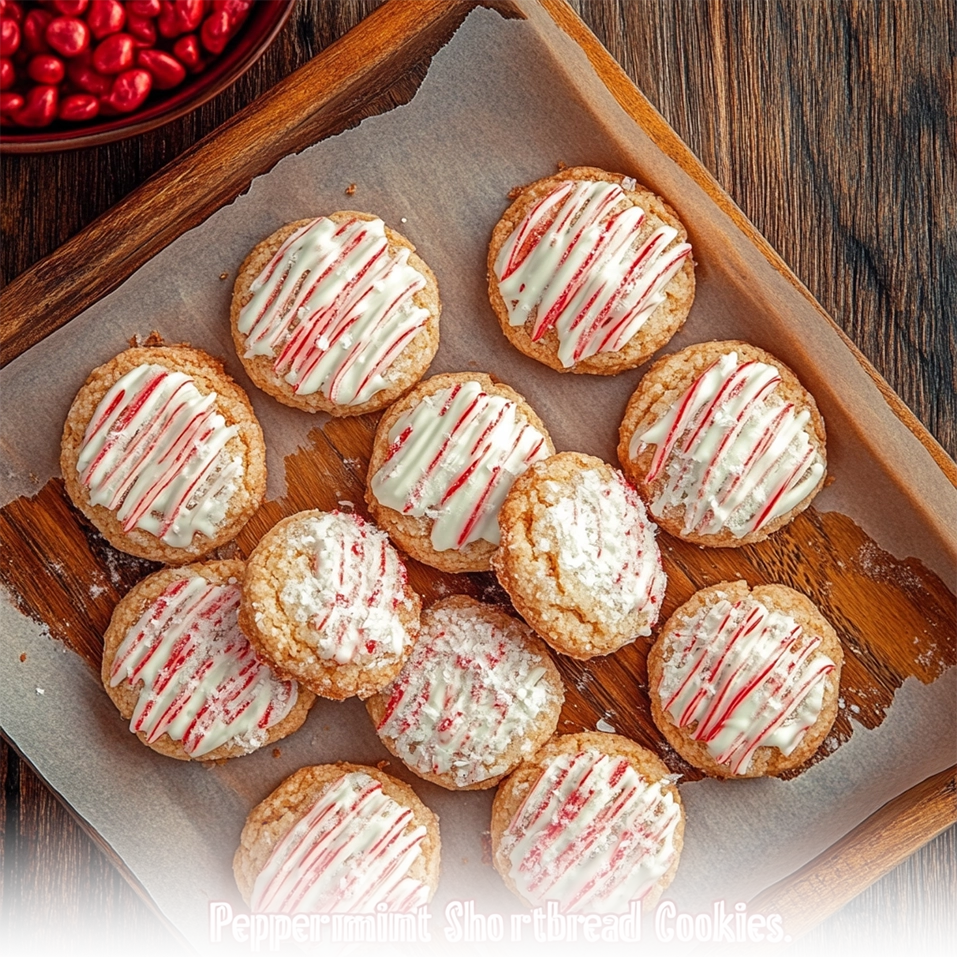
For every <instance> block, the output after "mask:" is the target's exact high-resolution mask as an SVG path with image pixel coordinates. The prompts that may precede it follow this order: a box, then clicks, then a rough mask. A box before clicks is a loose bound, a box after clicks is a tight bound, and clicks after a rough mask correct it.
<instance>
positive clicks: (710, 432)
mask: <svg viewBox="0 0 957 957" xmlns="http://www.w3.org/2000/svg"><path fill="white" fill-rule="evenodd" d="M618 458H619V460H620V461H621V466H622V469H623V470H624V472H625V475H627V476H628V478H629V479H630V480H631V482H633V483H634V485H635V487H636V488H637V489H638V493H639V495H641V497H642V498H643V499H644V500H645V502H646V504H647V505H648V510H649V511H650V512H651V514H652V515H653V516H654V518H655V520H656V521H657V522H658V525H659V526H660V527H661V528H663V529H664V530H665V531H667V532H669V533H670V534H672V535H677V536H678V537H680V538H683V539H685V541H689V542H694V543H696V544H698V545H710V546H714V547H722V546H736V545H747V544H749V543H751V542H760V541H763V540H764V539H765V538H767V537H768V536H769V535H770V534H772V533H773V532H775V531H777V530H778V529H779V528H781V527H782V526H784V525H786V524H787V523H788V522H790V521H791V519H792V518H794V516H795V515H797V514H798V513H799V512H802V511H803V510H804V509H805V508H807V507H808V505H809V504H810V503H811V500H812V499H813V498H814V496H815V495H816V494H817V493H818V491H819V490H820V489H821V488H822V487H823V485H824V479H825V475H826V473H827V459H826V452H825V431H824V420H823V419H822V418H821V413H820V412H819V411H818V408H817V404H816V403H815V401H814V398H813V396H811V395H810V393H808V392H807V390H805V388H804V387H803V386H802V385H801V383H800V382H799V381H798V379H797V377H796V376H795V375H794V373H793V372H791V370H790V369H788V367H787V366H785V365H784V363H782V362H781V361H780V360H779V359H776V358H775V357H774V356H772V355H770V354H769V353H767V352H765V351H764V350H763V349H758V348H757V347H756V346H752V345H749V344H748V343H746V342H737V341H727V342H702V343H699V344H697V345H693V346H688V348H686V349H682V350H681V352H676V353H675V354H674V355H670V356H665V357H664V358H663V359H659V360H658V361H657V362H656V363H655V364H654V365H653V366H652V367H651V368H650V369H649V370H648V372H647V373H646V374H645V376H644V378H642V380H641V382H639V383H638V388H637V390H636V391H635V393H634V395H633V396H632V397H631V399H630V400H629V402H628V407H627V409H626V410H625V417H624V420H623V421H622V423H621V430H620V442H619V445H618Z"/></svg>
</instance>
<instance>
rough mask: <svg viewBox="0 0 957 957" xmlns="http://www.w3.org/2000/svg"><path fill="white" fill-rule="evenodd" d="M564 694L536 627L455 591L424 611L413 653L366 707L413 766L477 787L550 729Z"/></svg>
mask: <svg viewBox="0 0 957 957" xmlns="http://www.w3.org/2000/svg"><path fill="white" fill-rule="evenodd" d="M564 697H565V691H564V688H563V686H562V679H561V676H560V675H559V673H558V669H557V668H556V667H555V665H554V664H553V663H552V660H551V658H550V657H549V654H548V650H547V649H546V648H545V646H544V645H543V644H542V642H541V641H540V640H539V639H538V638H537V637H536V636H535V634H534V633H533V632H532V630H531V629H530V628H528V627H527V626H526V625H524V624H522V622H520V621H518V620H517V619H515V618H512V617H511V615H507V614H506V613H505V612H504V611H502V610H501V609H500V608H496V607H494V606H493V605H485V604H482V602H478V601H475V600H474V599H473V598H467V597H466V596H465V595H456V596H454V597H453V598H446V599H445V600H444V601H440V602H437V603H436V604H434V605H433V606H432V607H431V608H429V609H428V610H427V611H426V612H425V613H424V614H423V615H422V630H421V632H420V633H419V638H418V641H417V642H416V645H415V649H414V650H413V652H412V657H411V658H409V660H408V661H407V662H406V665H405V667H404V668H403V669H402V673H401V674H400V675H399V677H398V678H396V680H395V681H394V682H392V684H391V685H390V686H389V687H388V688H385V689H384V690H383V691H382V692H381V693H380V694H378V695H374V696H373V697H371V698H370V699H369V700H368V701H367V702H366V708H367V709H368V711H369V715H370V717H371V718H372V721H373V723H374V724H375V726H376V730H377V731H378V733H379V737H380V738H381V739H382V743H383V744H384V745H385V746H386V747H387V748H388V749H389V750H390V751H391V752H392V753H393V754H394V755H395V756H396V757H397V758H399V759H400V760H401V761H402V762H403V763H404V764H405V765H406V766H407V767H408V768H409V769H410V770H411V771H414V772H415V773H416V774H418V775H419V776H420V777H422V778H425V780H426V781H432V782H433V783H434V784H440V785H441V786H442V787H445V788H449V789H450V790H468V791H471V790H477V789H481V788H490V787H494V786H495V785H496V784H497V783H498V782H499V781H500V780H501V779H502V778H503V777H504V776H505V775H506V774H508V773H509V771H511V770H513V769H514V768H515V767H517V766H518V765H519V764H520V763H521V762H522V760H523V759H524V758H527V757H529V756H530V755H532V754H534V753H535V752H536V751H537V750H538V749H539V748H540V747H541V746H542V745H543V744H544V743H545V742H546V741H547V740H548V739H549V738H550V737H551V736H552V734H554V732H555V728H556V727H557V725H558V715H559V712H560V711H561V707H562V701H563V700H564Z"/></svg>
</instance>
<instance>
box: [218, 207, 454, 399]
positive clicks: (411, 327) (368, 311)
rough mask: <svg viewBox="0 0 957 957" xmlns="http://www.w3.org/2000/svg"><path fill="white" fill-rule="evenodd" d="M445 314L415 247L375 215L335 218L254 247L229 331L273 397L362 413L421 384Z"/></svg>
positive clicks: (294, 226) (294, 227)
mask: <svg viewBox="0 0 957 957" xmlns="http://www.w3.org/2000/svg"><path fill="white" fill-rule="evenodd" d="M441 311H442V304H441V302H440V300H439V289H438V285H437V284H436V281H435V276H434V275H433V274H432V270H431V269H429V267H428V266H427V265H426V264H425V263H424V262H423V261H422V260H421V259H420V258H419V257H418V256H417V255H416V254H415V246H413V245H412V243H410V242H409V241H408V240H407V239H406V238H405V237H404V236H401V235H399V233H397V232H395V231H394V230H392V229H390V228H389V227H388V226H386V225H385V223H383V222H382V220H381V219H379V218H377V217H375V216H370V215H369V214H367V213H355V212H337V213H330V214H329V215H328V216H319V217H318V218H316V219H303V220H299V221H298V222H295V223H290V224H289V225H288V226H283V227H282V228H281V229H279V230H277V231H276V232H274V233H273V234H272V235H271V236H269V237H267V238H266V239H264V240H263V241H262V242H261V243H259V245H258V246H256V247H255V248H254V249H253V251H252V252H251V253H250V254H249V255H248V256H247V257H246V260H245V262H244V263H243V265H242V267H241V268H240V270H239V274H238V276H237V277H236V283H235V286H234V288H233V301H232V307H231V310H230V323H231V326H232V332H233V341H234V342H235V344H236V351H237V353H238V354H239V357H240V359H241V360H242V362H243V365H244V366H245V367H246V371H247V372H248V373H249V377H250V379H252V380H253V382H255V383H256V385H257V386H258V387H259V388H260V389H262V390H263V391H264V392H267V393H268V394H269V395H271V396H273V397H274V398H275V399H278V400H279V401H280V402H282V403H283V404H285V405H290V406H293V407H294V408H297V409H302V410H304V411H306V412H328V413H330V414H331V415H337V416H340V415H362V414H363V413H366V412H373V411H375V410H376V409H382V408H384V407H385V406H387V405H390V404H391V403H392V402H394V401H395V400H396V399H398V398H399V396H401V395H403V394H404V393H406V392H408V391H409V389H411V388H412V386H413V385H415V383H416V382H418V381H419V379H420V378H422V376H423V375H424V374H425V370H426V369H427V368H428V367H429V363H430V362H431V361H432V357H433V356H434V355H435V350H436V349H438V347H439V314H440V313H441Z"/></svg>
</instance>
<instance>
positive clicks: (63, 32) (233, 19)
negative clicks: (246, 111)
mask: <svg viewBox="0 0 957 957" xmlns="http://www.w3.org/2000/svg"><path fill="white" fill-rule="evenodd" d="M294 3H295V0H272V2H269V3H262V2H260V3H255V2H253V0H128V2H124V0H52V2H51V0H44V2H30V0H0V90H2V92H0V146H2V148H3V149H4V150H5V151H9V152H22V153H26V152H45V151H52V150H62V149H71V148H73V147H78V146H94V145H99V144H101V143H108V142H112V141H113V140H118V139H122V138H124V137H126V136H132V135H134V134H136V133H142V132H144V131H145V130H148V129H153V128H154V127H156V126H160V125H161V124H163V123H167V122H169V121H170V120H173V119H175V118H176V117H178V116H182V115H183V114H184V113H188V112H189V111H190V110H193V109H195V108H196V107H198V106H200V105H201V104H202V103H205V102H206V101H207V100H209V99H211V98H212V97H214V96H215V95H216V94H217V93H219V92H221V91H222V90H223V89H225V88H226V87H227V86H229V85H230V84H231V83H233V82H234V81H235V80H237V79H238V78H239V77H240V76H241V75H242V74H243V73H244V72H245V71H246V70H247V69H249V67H250V66H252V64H253V63H254V62H255V61H256V60H257V59H258V58H259V56H260V55H261V54H262V53H263V52H264V51H265V49H266V47H267V46H269V44H270V43H271V42H272V40H273V38H274V37H275V36H276V34H277V33H278V32H279V30H280V29H281V28H282V26H283V24H284V23H285V22H286V20H287V18H288V17H289V14H290V13H291V12H292V7H293V5H294Z"/></svg>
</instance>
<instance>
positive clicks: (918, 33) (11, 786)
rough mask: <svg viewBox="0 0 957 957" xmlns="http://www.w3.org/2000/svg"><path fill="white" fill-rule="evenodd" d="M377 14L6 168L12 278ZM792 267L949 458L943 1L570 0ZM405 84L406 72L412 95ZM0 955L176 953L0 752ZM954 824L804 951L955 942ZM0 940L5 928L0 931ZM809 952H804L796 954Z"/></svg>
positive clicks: (354, 0) (950, 194)
mask: <svg viewBox="0 0 957 957" xmlns="http://www.w3.org/2000/svg"><path fill="white" fill-rule="evenodd" d="M379 2H380V0H342V2H332V0H311V2H307V0H301V2H300V4H299V7H298V9H297V11H296V12H295V13H294V15H293V17H292V19H291V20H290V22H289V23H288V24H287V26H286V28H285V30H284V31H283V33H282V35H281V36H280V37H279V39H278V40H277V42H276V43H275V44H274V45H273V47H272V48H271V49H270V50H269V51H268V53H267V54H266V55H265V57H264V58H263V59H262V60H261V61H260V62H259V63H258V64H257V65H256V66H255V67H254V68H253V69H252V70H251V71H250V72H249V73H248V74H247V75H246V76H245V77H243V78H242V80H240V81H239V82H238V83H237V84H236V85H234V86H233V87H232V88H231V89H229V90H227V91H226V92H225V93H223V94H222V95H221V96H219V97H218V98H217V99H216V100H214V101H212V102H211V103H208V104H206V105H205V106H204V107H202V108H201V109H200V110H198V111H197V112H195V113H193V114H192V115H190V116H187V117H185V118H183V119H181V120H179V121H177V122H175V123H173V124H170V125H169V126H166V127H164V128H162V129H160V130H157V131H155V132H153V133H150V134H146V135H143V136H140V137H137V138H135V139H132V140H128V141H126V142H123V143H117V144H114V145H111V146H105V147H101V148H98V149H91V150H84V151H78V152H74V153H64V154H54V155H44V156H7V155H4V157H3V162H2V178H3V206H2V232H3V246H2V275H3V279H4V282H6V281H8V280H10V279H11V278H13V277H14V276H16V275H17V274H18V273H20V272H22V271H23V270H24V269H26V268H27V267H28V266H30V265H32V264H33V263H34V262H36V261H37V260H38V259H40V258H42V257H43V256H45V255H46V254H48V253H49V252H51V251H52V250H54V249H55V248H56V247H57V246H59V245H60V244H61V243H63V242H64V241H65V240H66V239H68V238H69V237H70V236H72V235H73V234H75V233H76V232H77V231H78V230H80V229H81V228H82V227H83V226H85V225H86V224H87V223H89V222H90V221H91V220H93V219H94V218H95V217H96V216H98V215H99V214H100V213H102V212H104V211H105V210H107V209H108V208H109V207H110V206H112V205H113V204H114V203H116V202H117V201H118V200H119V199H121V198H122V197H123V196H125V195H126V194H127V193H129V192H130V191H131V190H132V189H133V188H134V187H136V186H137V185H138V184H140V183H141V182H143V180H145V179H146V178H147V177H149V176H150V175H151V174H152V173H154V172H156V171H157V170H158V169H160V168H161V167H162V166H163V165H164V164H165V163H167V162H168V161H169V160H171V159H172V158H173V157H175V156H177V155H179V154H180V153H182V152H183V151H184V150H186V149H187V148H188V147H190V146H191V145H192V144H193V143H195V142H196V141H197V140H199V139H201V138H202V137H203V136H204V135H206V134H207V133H209V132H210V131H211V130H213V129H214V128H215V127H216V126H217V125H218V124H220V123H222V122H223V121H224V120H225V119H226V118H227V117H229V116H231V115H232V114H233V113H235V112H236V111H237V110H239V109H240V108H242V107H243V106H245V105H246V104H248V103H250V102H251V101H252V100H253V99H255V97H256V96H258V95H259V94H260V93H262V92H263V91H265V90H266V89H268V88H269V87H270V86H271V85H272V84H274V83H275V82H276V81H277V80H278V79H279V78H281V77H283V76H285V75H286V74H288V73H290V72H291V71H292V70H294V69H296V67H298V66H300V65H301V64H302V63H304V62H305V61H306V60H307V59H308V58H309V57H311V56H313V55H314V54H316V53H317V52H319V51H320V50H322V49H323V48H325V47H326V46H328V45H329V44H330V43H331V42H332V41H334V40H335V39H336V38H337V37H339V36H341V35H342V34H343V33H344V32H346V31H347V30H348V29H349V28H350V27H352V26H354V25H355V24H356V23H357V22H358V21H359V19H361V18H362V17H363V16H365V15H366V14H368V13H369V12H371V11H372V10H373V9H374V8H375V7H377V6H379ZM409 2H414V0H409ZM572 6H573V7H575V9H576V10H577V11H578V12H579V13H580V15H581V16H582V17H583V19H584V20H585V21H586V22H587V23H588V25H589V26H590V27H591V29H592V30H593V31H594V32H595V33H596V35H597V36H598V38H599V39H600V40H601V41H602V42H603V43H604V44H605V46H606V47H607V48H608V49H609V50H610V51H611V53H612V54H613V55H614V56H615V57H616V58H617V59H618V61H619V62H620V63H621V64H622V66H623V67H624V68H625V70H626V72H627V73H628V74H629V75H630V76H631V78H632V79H633V80H634V81H635V83H636V84H637V85H638V87H639V88H640V89H641V90H642V91H643V92H644V93H645V95H646V96H647V97H648V98H649V99H650V100H651V102H652V103H653V104H655V106H656V107H657V108H658V109H659V110H660V112H661V113H662V114H663V115H664V117H665V118H666V119H667V120H668V121H669V122H670V123H671V125H672V126H673V127H674V128H675V129H676V130H677V132H678V134H679V135H680V136H681V137H682V138H683V139H684V140H685V141H686V142H687V143H688V144H689V145H690V146H691V148H692V150H694V152H695V153H697V155H698V156H699V157H700V158H701V160H702V161H703V162H704V164H705V165H706V166H707V167H708V168H709V169H710V170H711V171H712V173H713V174H714V175H715V177H716V178H717V179H718V181H719V182H720V183H721V184H722V185H723V186H724V188H725V189H726V190H727V191H728V192H729V193H730V195H731V196H732V198H733V199H734V200H735V201H736V202H737V203H738V205H739V206H740V207H741V208H742V209H743V210H744V212H745V213H746V215H747V216H749V217H750V219H751V220H752V221H753V222H754V223H755V224H756V225H757V227H758V229H759V230H760V231H761V232H763V233H764V235H765V236H766V237H767V238H768V239H769V240H770V242H771V244H772V245H773V246H774V247H776V248H777V250H778V251H779V252H780V253H781V254H782V256H783V257H784V259H785V260H786V261H787V262H788V263H789V265H790V266H791V267H792V269H793V270H794V271H795V273H796V274H797V275H798V277H800V278H801V279H802V280H803V281H804V282H805V283H806V285H807V286H808V288H809V289H810V290H811V292H812V294H813V295H814V296H815V297H816V298H817V299H818V300H819V301H820V302H821V303H822V304H823V306H824V308H825V309H826V310H827V311H828V312H829V313H830V314H831V315H832V316H833V317H834V318H835V320H836V321H837V322H838V324H839V325H841V326H842V328H843V329H844V330H845V331H846V332H847V334H848V335H849V336H850V337H851V338H852V339H853V340H854V342H856V343H857V345H858V346H859V347H860V348H861V350H862V351H863V352H864V353H865V355H866V356H867V357H868V358H869V359H870V361H871V362H872V363H873V364H874V365H875V366H876V368H877V369H878V371H880V372H881V373H882V374H883V375H884V377H885V378H886V379H887V380H888V382H890V384H891V386H892V387H893V388H894V389H895V390H896V391H897V392H898V393H899V394H900V395H901V396H902V398H903V399H904V401H905V402H906V403H907V404H908V405H909V406H910V408H911V409H913V411H914V412H915V413H916V414H917V416H918V418H919V419H920V420H921V421H922V422H923V423H924V424H925V425H926V426H927V427H928V429H929V430H930V431H931V433H933V435H935V436H936V438H937V439H938V441H939V442H940V443H941V444H942V445H943V447H944V448H945V449H946V450H947V451H948V452H949V453H950V455H952V456H954V455H955V454H957V426H955V421H957V417H955V414H954V412H955V404H957V398H955V397H957V383H955V371H954V363H955V356H957V342H955V340H957V322H955V320H954V318H953V316H954V312H953V308H954V307H953V303H954V302H957V243H955V235H957V231H955V208H957V184H955V170H957V156H955V148H954V138H953V131H952V127H951V129H950V135H949V136H948V123H952V122H953V116H954V113H955V112H957V103H955V101H954V73H953V64H954V62H955V58H957V21H955V16H954V8H953V5H952V3H951V2H950V0H897V2H883V3H878V2H863V0H831V2H826V0H821V2H816V0H782V2H770V0H721V2H719V0H710V2H708V0H684V2H679V0H573V2H572ZM418 79H419V78H417V77H410V78H409V84H410V92H411V89H413V88H414V86H415V84H416V83H417V81H418ZM0 783H2V789H0V827H2V828H3V832H2V835H3V836H2V842H0V854H2V860H3V868H2V873H0V880H2V883H0V895H2V896H0V916H2V920H3V925H0V939H2V938H3V937H4V934H5V933H6V932H10V931H11V930H15V931H16V932H17V935H18V937H19V938H20V939H21V940H22V939H28V940H31V941H33V942H35V943H38V944H40V945H41V946H44V945H53V944H55V943H57V942H61V943H62V942H63V941H69V942H70V943H71V944H73V945H74V946H75V947H76V948H77V949H79V950H80V951H81V952H82V951H83V949H84V947H85V946H89V947H90V948H92V947H94V946H95V947H97V948H101V947H102V948H103V949H112V950H118V949H120V948H126V947H131V946H135V945H137V943H138V942H139V943H140V944H141V943H142V941H143V940H144V939H148V940H152V941H154V942H155V944H156V946H157V948H158V950H160V951H165V950H172V949H174V948H175V947H176V944H175V942H174V941H173V939H172V937H170V936H169V934H168V932H167V931H166V929H165V928H164V927H163V925H162V924H161V922H160V921H159V919H158V918H157V917H156V916H154V914H153V913H152V911H151V910H150V909H149V908H148V907H147V906H146V905H145V904H144V903H143V902H142V901H140V900H139V898H138V897H137V896H136V894H135V892H134V891H133V890H132V889H131V888H130V887H129V886H128V885H127V883H126V882H125V881H124V879H123V878H122V876H121V875H120V874H119V872H118V871H117V870H116V869H115V868H114V866H113V865H112V864H111V863H110V861H109V860H108V858H107V857H105V856H104V855H103V854H102V853H101V851H100V850H99V849H98V848H97V846H96V845H95V844H94V843H93V842H92V841H91V840H90V838H88V837H87V835H86V834H85V833H84V832H83V831H82V830H81V829H80V827H79V826H78V825H77V824H76V823H74V821H73V819H72V818H71V817H70V815H69V813H68V812H67V811H65V810H64V809H63V807H62V806H61V805H60V804H59V803H58V801H57V799H56V798H55V797H54V796H53V795H52V794H51V792H50V791H49V790H48V789H47V788H46V787H45V786H44V785H43V783H42V782H41V781H39V780H38V778H37V777H36V776H35V775H34V773H33V772H32V771H31V769H30V767H29V766H28V765H27V764H26V763H24V762H23V761H21V760H19V759H18V757H17V756H16V755H15V754H14V753H13V751H12V750H11V749H10V747H9V746H8V745H7V744H6V743H5V742H3V741H0ZM955 890H957V848H955V828H951V829H950V830H948V831H946V832H944V833H943V834H942V835H940V836H939V837H938V838H936V839H935V840H934V841H932V842H931V843H930V844H928V845H926V846H925V847H924V848H923V849H922V850H921V851H920V852H918V853H917V854H915V855H914V856H913V857H911V858H910V859H909V860H908V861H906V862H905V863H904V864H903V865H901V866H900V867H898V868H897V869H896V870H894V871H892V872H891V873H890V874H888V875H887V876H886V877H884V878H883V879H882V880H880V881H879V882H877V883H876V884H874V885H873V886H872V887H871V888H869V889H868V890H867V891H865V892H864V893H862V894H861V895H860V896H859V897H857V898H856V899H855V900H854V901H853V902H852V903H851V904H850V905H848V906H847V907H845V908H844V909H843V910H842V911H840V912H838V913H837V914H835V915H834V916H832V917H830V918H829V919H828V920H827V921H825V922H824V923H823V924H821V925H819V927H818V928H817V929H816V930H814V931H813V932H812V933H811V935H810V939H811V942H813V945H815V946H828V945H834V944H836V945H838V946H840V945H841V943H842V942H844V941H854V942H855V944H861V943H865V942H867V941H873V942H875V943H877V942H878V941H880V944H881V946H882V947H888V948H889V947H891V946H899V947H903V946H905V945H910V946H912V947H914V948H921V949H923V950H924V951H925V952H927V951H930V952H936V951H943V949H944V948H945V947H946V946H948V943H952V942H953V940H954V939H957V921H955V907H954V901H955V899H957V895H955ZM4 925H5V926H4ZM804 940H805V941H807V938H805V939H804Z"/></svg>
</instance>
